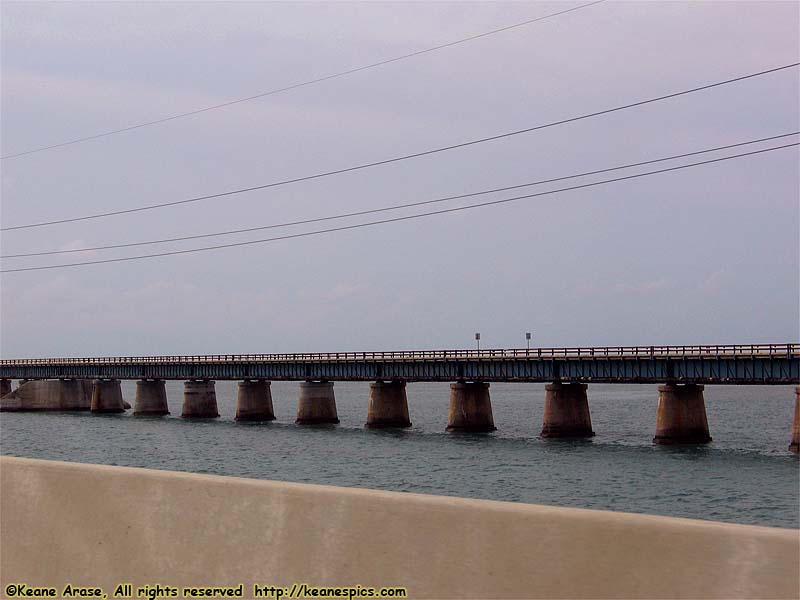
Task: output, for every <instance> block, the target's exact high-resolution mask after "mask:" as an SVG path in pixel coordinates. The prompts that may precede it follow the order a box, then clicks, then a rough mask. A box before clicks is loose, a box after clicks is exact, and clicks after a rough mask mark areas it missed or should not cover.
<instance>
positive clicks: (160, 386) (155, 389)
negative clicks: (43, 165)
mask: <svg viewBox="0 0 800 600" xmlns="http://www.w3.org/2000/svg"><path fill="white" fill-rule="evenodd" d="M133 414H134V416H140V415H141V416H159V415H168V414H169V405H168V404H167V388H166V385H165V383H164V380H163V379H140V380H139V381H137V382H136V399H135V400H134V403H133Z"/></svg>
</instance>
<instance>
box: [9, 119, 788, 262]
mask: <svg viewBox="0 0 800 600" xmlns="http://www.w3.org/2000/svg"><path fill="white" fill-rule="evenodd" d="M798 134H800V131H793V132H792V133H783V134H781V135H773V136H770V137H765V138H760V139H757V140H750V141H747V142H738V143H736V144H728V145H726V146H717V147H716V148H708V149H706V150H697V151H695V152H687V153H685V154H675V155H673V156H666V157H663V158H655V159H652V160H645V161H641V162H635V163H628V164H625V165H619V166H616V167H609V168H607V169H598V170H596V171H584V172H583V173H576V174H574V175H565V176H563V177H554V178H552V179H541V180H539V181H532V182H529V183H521V184H518V185H511V186H507V187H501V188H494V189H491V190H483V191H480V192H472V193H469V194H460V195H458V196H447V197H444V198H436V199H433V200H423V201H421V202H409V203H407V204H396V205H393V206H384V207H381V208H372V209H369V210H361V211H357V212H350V213H342V214H337V215H329V216H326V217H316V218H313V219H304V220H302V221H290V222H288V223H276V224H272V225H262V226H259V227H248V228H246V229H233V230H229V231H218V232H214V233H203V234H199V235H187V236H182V237H173V238H164V239H160V240H148V241H144V242H131V243H126V244H112V245H109V246H93V247H90V248H73V249H70V250H48V251H42V252H28V253H24V254H6V255H4V256H0V259H9V258H23V257H31V256H51V255H54V254H72V253H75V252H91V251H96V250H112V249H115V248H131V247H134V246H150V245H153V244H166V243H170V242H182V241H186V240H197V239H202V238H211V237H219V236H224V235H235V234H238V233H250V232H253V231H263V230H265V229H279V228H281V227H290V226H293V225H307V224H309V223H319V222H322V221H332V220H334V219H345V218H349V217H357V216H362V215H369V214H374V213H380V212H386V211H390V210H399V209H402V208H411V207H414V206H424V205H427V204H436V203H439V202H447V201H449V200H459V199H461V198H471V197H473V196H482V195H484V194H493V193H495V192H505V191H508V190H516V189H519V188H525V187H530V186H534V185H542V184H545V183H554V182H556V181H564V180H566V179H576V178H578V177H586V176H588V175H598V174H600V173H608V172H610V171H619V170H620V169H628V168H631V167H640V166H642V165H650V164H653V163H658V162H664V161H667V160H674V159H677V158H686V157H688V156H695V155H697V154H706V153H708V152H717V151H719V150H726V149H728V148H736V147H738V146H747V145H750V144H758V143H760V142H767V141H770V140H776V139H780V138H785V137H789V136H793V135H798Z"/></svg>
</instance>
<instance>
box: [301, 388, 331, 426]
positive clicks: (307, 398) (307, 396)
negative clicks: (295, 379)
mask: <svg viewBox="0 0 800 600" xmlns="http://www.w3.org/2000/svg"><path fill="white" fill-rule="evenodd" d="M338 422H339V415H338V413H337V412H336V397H335V396H334V393H333V382H332V381H303V382H301V383H300V395H299V397H298V399H297V419H296V420H295V423H297V424H299V425H317V424H321V423H338Z"/></svg>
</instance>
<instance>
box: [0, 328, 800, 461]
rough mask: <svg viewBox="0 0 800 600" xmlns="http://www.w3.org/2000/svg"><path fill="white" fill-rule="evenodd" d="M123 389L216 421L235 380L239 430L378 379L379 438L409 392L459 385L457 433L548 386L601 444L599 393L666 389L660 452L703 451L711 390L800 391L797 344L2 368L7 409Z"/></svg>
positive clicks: (566, 418)
mask: <svg viewBox="0 0 800 600" xmlns="http://www.w3.org/2000/svg"><path fill="white" fill-rule="evenodd" d="M13 379H17V380H19V381H20V386H19V388H18V389H17V390H12V386H11V380H13ZM121 379H131V380H137V390H136V408H135V410H134V414H136V415H144V414H151V415H156V414H168V412H169V409H168V405H167V396H166V389H165V381H166V380H183V381H184V382H185V383H184V399H183V410H182V413H181V416H183V417H186V418H215V417H218V416H219V410H218V408H217V399H216V391H215V381H216V380H238V381H239V382H240V383H239V388H238V397H237V408H236V419H237V420H239V421H247V420H261V421H270V420H273V419H274V418H275V414H274V410H273V406H272V394H271V381H299V382H300V385H299V394H298V400H297V419H296V423H298V424H301V425H305V424H317V423H338V422H339V417H338V413H337V410H336V398H335V395H334V382H335V381H369V382H370V396H369V405H368V408H367V418H366V423H365V426H366V427H370V428H380V427H409V426H411V419H410V416H409V407H408V398H407V394H406V387H407V383H410V382H418V381H426V382H432V381H441V382H450V383H451V385H450V408H449V416H448V421H447V425H446V429H447V430H448V431H454V432H457V431H463V432H490V431H494V430H495V424H494V416H493V414H492V404H491V400H490V397H489V385H490V383H491V382H496V381H500V382H541V383H545V384H547V385H546V388H545V395H544V419H543V423H542V430H541V436H542V437H543V438H575V437H591V436H593V435H594V430H593V428H592V420H591V415H590V412H589V401H588V386H589V384H590V383H641V384H659V388H658V411H657V414H656V419H655V420H656V427H655V436H654V439H653V441H654V443H656V444H705V443H708V442H710V441H711V435H710V433H709V426H708V418H707V415H706V410H705V401H704V398H703V390H704V386H705V385H792V386H798V384H800V344H760V345H756V344H753V345H736V346H633V347H600V348H597V347H595V348H531V349H523V350H520V349H512V350H491V349H490V350H435V351H434V350H425V351H414V352H337V353H322V354H256V355H253V354H250V355H206V356H151V357H103V358H45V359H17V360H0V384H2V385H1V386H0V391H2V392H4V393H3V395H2V397H0V411H26V410H29V411H40V410H87V409H89V408H91V409H92V410H93V411H95V412H121V411H122V410H124V409H125V408H129V405H127V403H125V401H124V400H123V399H122V394H121V391H120V380H121ZM92 382H95V383H92ZM453 382H455V383H453ZM92 389H93V390H94V391H93V393H91V390H92ZM87 390H88V391H87ZM89 398H91V400H89ZM794 402H795V412H794V422H793V427H792V429H791V431H792V438H791V445H790V449H791V450H792V451H795V452H798V451H800V387H796V388H795V394H794ZM788 432H789V427H788V424H787V435H788Z"/></svg>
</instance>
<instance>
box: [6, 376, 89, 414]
mask: <svg viewBox="0 0 800 600" xmlns="http://www.w3.org/2000/svg"><path fill="white" fill-rule="evenodd" d="M88 389H89V390H91V385H89V387H88ZM86 390H87V387H86V384H85V381H84V380H81V379H39V380H30V381H20V385H19V387H18V388H17V389H16V390H14V391H12V392H10V393H8V394H5V396H3V398H2V400H0V411H4V412H5V411H8V412H13V411H45V410H89V407H90V405H91V397H90V396H87V393H86Z"/></svg>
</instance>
